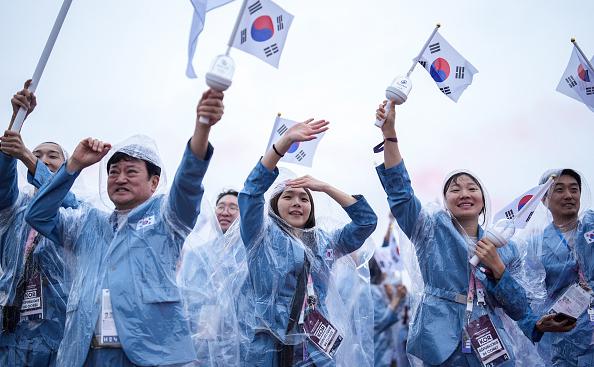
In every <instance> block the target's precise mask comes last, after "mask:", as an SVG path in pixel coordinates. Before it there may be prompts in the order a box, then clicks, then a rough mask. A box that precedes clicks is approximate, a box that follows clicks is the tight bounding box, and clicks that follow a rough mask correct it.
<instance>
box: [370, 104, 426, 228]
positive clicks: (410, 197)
mask: <svg viewBox="0 0 594 367" xmlns="http://www.w3.org/2000/svg"><path fill="white" fill-rule="evenodd" d="M391 103H392V104H393V102H391ZM385 104H386V102H385V101H384V103H382V104H381V105H380V106H379V108H378V109H377V111H376V117H377V118H379V119H384V117H386V116H385V109H384V107H385ZM391 107H392V108H390V112H389V113H388V116H387V117H386V122H385V123H384V125H383V126H382V135H383V137H384V164H382V165H380V166H378V167H377V168H376V170H377V174H378V176H379V179H380V181H381V183H382V186H383V187H384V191H385V192H386V194H387V195H388V205H389V206H390V211H391V212H392V215H394V218H396V221H397V222H398V225H399V226H400V228H401V229H402V231H403V232H404V233H405V234H406V235H407V236H408V238H410V237H411V235H412V231H413V229H414V225H415V223H416V222H417V219H418V217H419V213H420V212H421V203H420V202H419V200H418V199H417V197H416V196H415V194H414V191H413V189H412V186H411V183H410V177H409V176H408V172H407V170H406V167H405V165H404V161H403V160H402V156H401V155H400V150H399V148H398V141H397V139H396V128H395V117H396V115H395V112H394V110H395V109H394V108H393V107H394V106H393V105H392V106H391Z"/></svg>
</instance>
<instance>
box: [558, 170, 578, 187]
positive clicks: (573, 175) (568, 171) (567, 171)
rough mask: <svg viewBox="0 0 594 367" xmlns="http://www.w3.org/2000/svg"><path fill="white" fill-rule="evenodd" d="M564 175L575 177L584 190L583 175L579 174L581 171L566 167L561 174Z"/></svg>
mask: <svg viewBox="0 0 594 367" xmlns="http://www.w3.org/2000/svg"><path fill="white" fill-rule="evenodd" d="M564 175H565V176H569V177H572V178H574V179H575V180H576V181H577V183H578V186H579V188H580V191H582V177H581V176H580V175H579V173H577V172H576V171H574V170H572V169H571V168H565V169H564V170H563V171H561V174H560V175H559V176H564Z"/></svg>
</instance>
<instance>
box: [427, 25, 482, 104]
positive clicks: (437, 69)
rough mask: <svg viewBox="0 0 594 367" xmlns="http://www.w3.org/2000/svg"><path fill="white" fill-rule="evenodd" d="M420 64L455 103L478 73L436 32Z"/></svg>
mask: <svg viewBox="0 0 594 367" xmlns="http://www.w3.org/2000/svg"><path fill="white" fill-rule="evenodd" d="M418 62H419V64H421V66H423V67H424V68H425V70H427V71H428V72H429V74H430V75H431V77H432V78H433V80H435V82H436V83H437V87H438V88H439V90H440V91H441V92H442V93H443V94H445V95H446V96H448V97H450V99H452V100H453V101H454V102H458V98H460V95H462V92H464V90H465V89H466V87H468V86H469V85H470V84H472V76H473V75H474V74H476V73H478V70H476V69H475V67H474V66H472V64H471V63H470V62H468V61H467V60H466V59H465V58H464V57H462V55H460V54H459V53H458V52H457V51H456V50H455V49H454V48H453V47H452V46H451V45H450V44H449V43H448V42H447V41H446V40H445V39H444V38H443V37H442V36H441V35H440V34H439V32H435V35H434V36H433V38H432V39H431V41H429V46H428V47H427V48H426V49H425V51H424V52H423V55H422V56H421V57H420V58H419V60H418Z"/></svg>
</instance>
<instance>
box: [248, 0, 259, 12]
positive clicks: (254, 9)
mask: <svg viewBox="0 0 594 367" xmlns="http://www.w3.org/2000/svg"><path fill="white" fill-rule="evenodd" d="M260 9H262V4H260V0H258V1H256V2H255V3H253V4H252V5H250V6H248V11H249V12H250V15H252V14H254V13H255V12H257V11H258V10H260Z"/></svg>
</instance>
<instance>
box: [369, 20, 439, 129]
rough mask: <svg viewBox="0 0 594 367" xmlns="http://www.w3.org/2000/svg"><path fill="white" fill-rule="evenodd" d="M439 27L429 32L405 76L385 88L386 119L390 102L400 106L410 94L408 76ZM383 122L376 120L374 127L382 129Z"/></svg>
mask: <svg viewBox="0 0 594 367" xmlns="http://www.w3.org/2000/svg"><path fill="white" fill-rule="evenodd" d="M439 27H441V24H439V23H437V24H436V25H435V29H434V30H433V32H431V35H430V36H429V38H428V39H427V42H425V44H424V45H423V48H422V49H421V52H419V55H418V56H417V57H415V58H414V59H413V63H412V65H411V67H410V69H408V72H407V73H406V76H397V77H396V78H394V80H393V81H392V84H390V85H389V86H388V87H387V88H386V98H387V99H388V101H389V102H388V103H387V104H386V107H385V111H386V113H385V116H386V117H387V116H388V113H389V112H390V102H391V101H393V102H395V103H396V104H397V105H401V104H403V103H404V102H406V99H407V98H408V94H409V93H410V90H411V89H412V83H411V81H410V78H409V77H410V74H412V72H413V70H415V67H416V66H417V64H418V63H419V59H420V58H421V57H422V56H423V53H424V52H425V49H427V47H428V46H429V43H430V42H431V40H432V39H433V36H435V33H437V30H438V29H439ZM384 122H386V119H385V118H384V119H383V120H376V121H375V126H377V127H382V126H383V125H384Z"/></svg>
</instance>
